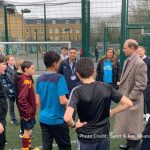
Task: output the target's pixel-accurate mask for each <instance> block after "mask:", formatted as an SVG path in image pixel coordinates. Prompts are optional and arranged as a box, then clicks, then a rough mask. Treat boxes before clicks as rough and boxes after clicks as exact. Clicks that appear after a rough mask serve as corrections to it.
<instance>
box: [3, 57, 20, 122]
mask: <svg viewBox="0 0 150 150" xmlns="http://www.w3.org/2000/svg"><path fill="white" fill-rule="evenodd" d="M6 58H7V68H6V71H5V74H3V75H2V76H1V80H2V83H3V85H4V87H5V90H6V94H7V97H8V102H9V115H10V118H11V124H12V125H18V122H17V119H16V115H15V110H14V107H15V105H14V104H15V90H14V86H15V84H14V77H15V73H16V68H15V57H14V56H13V55H8V56H7V57H6Z"/></svg>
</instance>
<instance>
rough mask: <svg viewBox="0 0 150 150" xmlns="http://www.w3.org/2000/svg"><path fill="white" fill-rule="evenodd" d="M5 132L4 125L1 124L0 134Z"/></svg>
mask: <svg viewBox="0 0 150 150" xmlns="http://www.w3.org/2000/svg"><path fill="white" fill-rule="evenodd" d="M3 132H4V127H3V125H2V124H1V123H0V134H2V133H3Z"/></svg>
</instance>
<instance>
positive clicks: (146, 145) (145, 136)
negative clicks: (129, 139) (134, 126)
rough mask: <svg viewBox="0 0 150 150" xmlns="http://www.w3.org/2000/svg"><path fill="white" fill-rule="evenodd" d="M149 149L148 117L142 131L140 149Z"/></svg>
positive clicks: (149, 131) (149, 122)
mask: <svg viewBox="0 0 150 150" xmlns="http://www.w3.org/2000/svg"><path fill="white" fill-rule="evenodd" d="M149 149H150V118H149V120H148V123H147V125H146V127H145V129H144V132H143V139H142V143H141V148H140V150H149Z"/></svg>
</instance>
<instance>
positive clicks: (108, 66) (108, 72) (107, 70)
mask: <svg viewBox="0 0 150 150" xmlns="http://www.w3.org/2000/svg"><path fill="white" fill-rule="evenodd" d="M103 82H105V83H112V62H111V60H110V59H106V60H105V61H104V76H103Z"/></svg>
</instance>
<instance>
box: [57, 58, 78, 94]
mask: <svg viewBox="0 0 150 150" xmlns="http://www.w3.org/2000/svg"><path fill="white" fill-rule="evenodd" d="M76 63H77V60H76V61H75V63H74V64H73V66H74V69H75V65H76ZM58 73H60V74H62V75H64V77H65V80H66V82H67V86H68V89H69V93H70V92H71V90H72V89H73V88H74V87H76V86H78V85H79V84H80V81H79V79H78V77H77V74H76V71H75V70H74V72H72V70H71V67H70V65H69V58H67V59H64V60H63V61H62V62H61V63H60V66H59V69H58ZM71 76H76V80H71Z"/></svg>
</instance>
